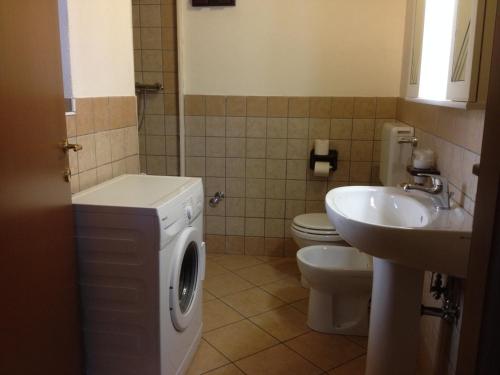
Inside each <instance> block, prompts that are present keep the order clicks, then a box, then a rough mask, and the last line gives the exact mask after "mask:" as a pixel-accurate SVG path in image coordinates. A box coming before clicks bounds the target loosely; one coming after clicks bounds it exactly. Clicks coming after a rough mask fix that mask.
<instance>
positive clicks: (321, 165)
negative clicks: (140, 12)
mask: <svg viewBox="0 0 500 375" xmlns="http://www.w3.org/2000/svg"><path fill="white" fill-rule="evenodd" d="M329 174H330V163H329V162H327V161H317V162H316V163H314V175H315V176H317V177H328V175H329Z"/></svg>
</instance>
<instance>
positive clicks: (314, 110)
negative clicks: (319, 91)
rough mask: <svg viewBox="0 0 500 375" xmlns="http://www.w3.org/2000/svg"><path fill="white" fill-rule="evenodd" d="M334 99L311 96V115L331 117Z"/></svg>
mask: <svg viewBox="0 0 500 375" xmlns="http://www.w3.org/2000/svg"><path fill="white" fill-rule="evenodd" d="M331 109H332V99H331V98H320V97H318V98H311V99H310V113H309V115H310V117H313V118H327V119H329V118H330V117H331Z"/></svg>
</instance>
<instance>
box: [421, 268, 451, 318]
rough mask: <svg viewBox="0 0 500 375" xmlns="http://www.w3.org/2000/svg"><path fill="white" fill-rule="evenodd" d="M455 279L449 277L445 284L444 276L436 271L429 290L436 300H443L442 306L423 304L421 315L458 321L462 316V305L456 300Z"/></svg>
mask: <svg viewBox="0 0 500 375" xmlns="http://www.w3.org/2000/svg"><path fill="white" fill-rule="evenodd" d="M454 289H455V285H454V279H453V278H451V277H448V278H447V280H446V285H444V286H443V276H442V275H441V274H440V273H434V274H433V275H432V280H431V288H430V290H429V292H430V293H432V296H433V297H434V299H435V300H436V301H439V300H441V301H442V307H431V306H424V305H422V306H421V308H420V314H421V315H429V316H435V317H438V318H441V319H443V320H445V321H447V322H448V323H456V322H457V321H458V319H459V318H460V306H459V304H458V303H457V302H456V300H457V296H456V293H455V290H454Z"/></svg>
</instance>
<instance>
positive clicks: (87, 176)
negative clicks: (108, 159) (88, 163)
mask: <svg viewBox="0 0 500 375" xmlns="http://www.w3.org/2000/svg"><path fill="white" fill-rule="evenodd" d="M78 180H79V183H80V191H82V190H85V189H88V188H91V187H92V186H95V185H97V170H96V168H94V169H90V170H88V171H85V172H81V173H80V174H78Z"/></svg>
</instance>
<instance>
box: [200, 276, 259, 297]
mask: <svg viewBox="0 0 500 375" xmlns="http://www.w3.org/2000/svg"><path fill="white" fill-rule="evenodd" d="M251 287H253V285H252V284H250V283H249V282H248V281H246V280H244V279H242V278H241V277H239V276H237V275H235V274H233V273H231V272H230V273H227V274H224V275H219V276H215V277H210V278H207V279H206V280H205V289H207V290H208V291H209V292H210V293H212V294H213V295H215V296H217V297H223V296H227V295H228V294H232V293H236V292H239V291H241V290H245V289H250V288H251Z"/></svg>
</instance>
